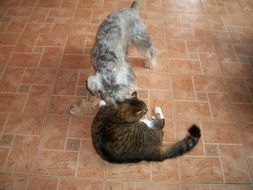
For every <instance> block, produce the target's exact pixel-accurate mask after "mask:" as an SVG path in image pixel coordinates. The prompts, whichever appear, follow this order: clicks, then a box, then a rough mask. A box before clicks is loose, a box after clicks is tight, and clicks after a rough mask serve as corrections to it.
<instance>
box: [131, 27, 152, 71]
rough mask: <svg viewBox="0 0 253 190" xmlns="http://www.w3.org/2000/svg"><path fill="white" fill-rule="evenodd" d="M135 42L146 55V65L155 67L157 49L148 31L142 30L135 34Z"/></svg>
mask: <svg viewBox="0 0 253 190" xmlns="http://www.w3.org/2000/svg"><path fill="white" fill-rule="evenodd" d="M133 44H134V45H135V46H136V48H137V49H138V51H139V52H140V53H141V54H142V55H143V56H144V57H145V67H147V68H153V67H154V66H155V65H156V60H155V49H154V47H153V45H152V43H151V41H150V37H149V35H148V33H147V32H146V31H141V32H139V33H137V34H135V36H134V38H133Z"/></svg>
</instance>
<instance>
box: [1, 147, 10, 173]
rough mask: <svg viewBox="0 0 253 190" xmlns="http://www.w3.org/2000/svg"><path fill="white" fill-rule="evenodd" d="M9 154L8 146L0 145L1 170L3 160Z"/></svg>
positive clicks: (4, 160)
mask: <svg viewBox="0 0 253 190" xmlns="http://www.w3.org/2000/svg"><path fill="white" fill-rule="evenodd" d="M8 154H9V148H7V147H1V148H0V171H3V169H4V165H5V162H6V160H7V157H8Z"/></svg>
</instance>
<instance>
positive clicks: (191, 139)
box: [150, 125, 201, 161]
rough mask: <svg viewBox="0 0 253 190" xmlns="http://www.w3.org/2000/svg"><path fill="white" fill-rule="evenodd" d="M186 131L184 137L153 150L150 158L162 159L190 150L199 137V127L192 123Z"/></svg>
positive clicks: (154, 159)
mask: <svg viewBox="0 0 253 190" xmlns="http://www.w3.org/2000/svg"><path fill="white" fill-rule="evenodd" d="M188 132H189V134H188V135H186V137H185V138H184V139H183V140H181V141H179V142H177V143H175V144H172V145H167V146H166V145H163V146H161V147H160V150H158V151H155V152H154V154H153V156H152V158H151V160H152V161H163V160H165V159H169V158H175V157H178V156H181V155H183V154H185V153H187V152H189V151H190V150H192V149H193V147H195V145H196V144H197V143H198V141H199V139H200V136H201V131H200V129H199V127H197V126H196V125H192V126H191V127H190V128H189V129H188ZM151 160H150V161H151Z"/></svg>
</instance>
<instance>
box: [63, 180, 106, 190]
mask: <svg viewBox="0 0 253 190" xmlns="http://www.w3.org/2000/svg"><path fill="white" fill-rule="evenodd" d="M58 189H59V190H68V189H73V190H79V189H94V190H99V189H103V181H97V180H96V181H95V180H94V181H89V180H78V179H62V180H60V185H59V188H58Z"/></svg>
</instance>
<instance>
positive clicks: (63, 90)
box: [54, 71, 78, 95]
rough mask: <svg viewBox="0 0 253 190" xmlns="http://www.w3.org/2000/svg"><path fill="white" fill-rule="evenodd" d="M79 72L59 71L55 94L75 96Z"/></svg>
mask: <svg viewBox="0 0 253 190" xmlns="http://www.w3.org/2000/svg"><path fill="white" fill-rule="evenodd" d="M77 78H78V72H76V71H59V72H58V73H57V77H56V83H55V87H54V94H57V95H74V94H75V90H76V83H77Z"/></svg>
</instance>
